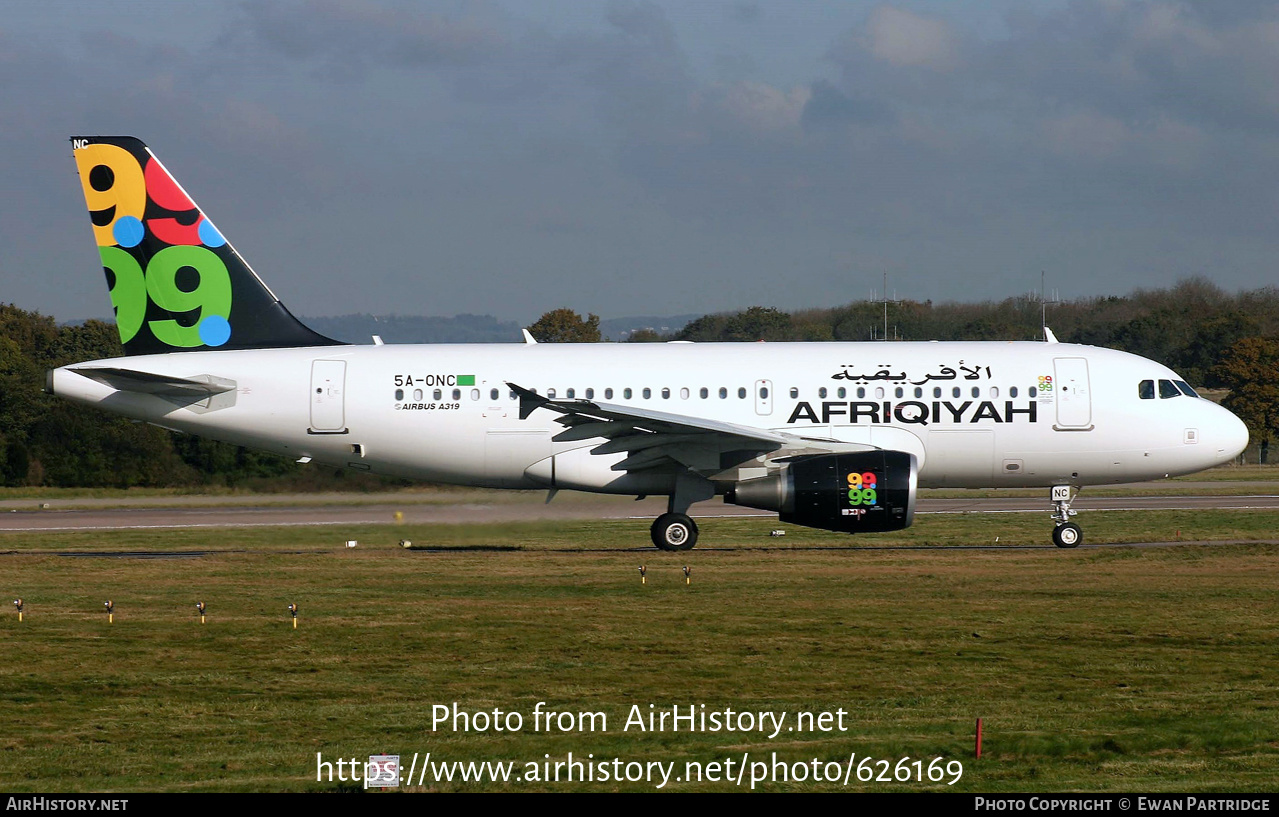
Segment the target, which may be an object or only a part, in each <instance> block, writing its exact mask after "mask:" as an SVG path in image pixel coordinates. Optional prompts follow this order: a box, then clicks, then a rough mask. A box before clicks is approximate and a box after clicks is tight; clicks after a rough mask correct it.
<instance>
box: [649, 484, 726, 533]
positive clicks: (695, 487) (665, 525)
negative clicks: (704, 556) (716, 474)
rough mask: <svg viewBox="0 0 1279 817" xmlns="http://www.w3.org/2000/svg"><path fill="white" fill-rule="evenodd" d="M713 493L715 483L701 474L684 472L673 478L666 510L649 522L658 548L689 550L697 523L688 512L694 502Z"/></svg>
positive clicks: (711, 495)
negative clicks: (673, 486)
mask: <svg viewBox="0 0 1279 817" xmlns="http://www.w3.org/2000/svg"><path fill="white" fill-rule="evenodd" d="M713 496H715V486H714V485H712V484H711V482H710V480H708V479H706V478H705V477H702V476H698V475H697V474H694V473H692V472H685V473H682V474H680V475H679V476H678V477H676V478H675V490H674V491H673V492H672V493H671V497H670V500H669V501H668V502H667V503H666V513H664V514H662V515H661V516H659V517H657V520H656V521H655V522H653V528H652V530H651V531H650V533H651V534H652V536H653V544H655V545H657V549H658V550H692V549H693V545H695V544H697V523H696V522H694V521H693V520H692V519H691V518H690V517H689V515H688V509H689V507H690V506H691V505H692V504H693V503H694V502H701V501H702V500H704V499H710V498H711V497H713Z"/></svg>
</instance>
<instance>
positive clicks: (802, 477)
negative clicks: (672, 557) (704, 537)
mask: <svg viewBox="0 0 1279 817" xmlns="http://www.w3.org/2000/svg"><path fill="white" fill-rule="evenodd" d="M918 473H919V467H918V465H917V462H916V460H915V455H914V454H909V453H907V452H905V451H883V450H879V451H855V452H850V453H845V454H818V455H815V456H803V457H796V458H794V459H792V460H790V461H788V462H785V463H784V464H783V465H782V468H781V470H780V471H778V472H777V473H775V474H770V475H769V476H766V477H758V478H756V479H747V480H742V481H740V482H737V483H735V484H734V485H733V487H732V488H730V489H729V490H728V492H727V493H726V494H725V495H724V501H725V502H727V503H730V504H733V505H744V506H746V507H748V508H759V509H761V510H765V511H776V512H777V514H778V517H779V518H780V519H781V521H783V522H791V523H794V524H796V525H804V526H806V527H810V528H822V529H823V530H834V531H842V532H844V533H879V532H883V531H890V530H900V529H902V528H905V527H909V526H910V523H911V522H912V521H914V516H915V485H916V482H917V477H918Z"/></svg>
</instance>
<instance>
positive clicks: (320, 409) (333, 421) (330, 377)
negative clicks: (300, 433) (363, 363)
mask: <svg viewBox="0 0 1279 817" xmlns="http://www.w3.org/2000/svg"><path fill="white" fill-rule="evenodd" d="M309 431H310V433H312V434H345V433H346V431H347V429H346V361H345V360H315V361H312V362H311V428H310V429H309Z"/></svg>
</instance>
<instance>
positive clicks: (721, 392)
mask: <svg viewBox="0 0 1279 817" xmlns="http://www.w3.org/2000/svg"><path fill="white" fill-rule="evenodd" d="M727 397H728V389H726V388H724V387H723V386H720V387H719V399H721V400H724V399H726V398H727Z"/></svg>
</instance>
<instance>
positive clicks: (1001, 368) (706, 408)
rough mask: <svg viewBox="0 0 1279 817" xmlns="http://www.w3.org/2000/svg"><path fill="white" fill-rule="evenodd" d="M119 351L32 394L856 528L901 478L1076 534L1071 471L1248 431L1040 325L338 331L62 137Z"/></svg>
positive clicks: (687, 539)
mask: <svg viewBox="0 0 1279 817" xmlns="http://www.w3.org/2000/svg"><path fill="white" fill-rule="evenodd" d="M71 142H72V153H73V156H74V158H75V162H76V166H77V169H78V172H79V177H80V181H81V186H82V187H83V190H84V196H85V200H86V204H87V205H88V209H89V212H90V216H91V220H92V223H93V234H94V237H95V239H96V241H97V245H98V252H99V255H100V256H101V259H102V266H103V269H104V271H105V273H106V277H107V284H108V287H109V290H110V295H111V303H112V305H113V308H114V312H115V320H116V325H117V327H118V328H119V331H120V340H121V342H122V343H123V346H124V352H125V357H124V358H114V359H106V360H94V361H87V362H84V363H77V364H73V365H69V366H63V367H61V368H58V369H54V370H51V371H50V372H49V373H48V376H47V383H46V391H48V392H50V393H51V394H54V395H57V396H59V397H62V398H65V399H68V400H71V401H74V402H77V403H83V404H86V405H90V406H96V407H98V408H101V409H105V410H107V411H111V412H115V413H117V414H122V415H124V416H127V417H131V418H134V419H137V420H142V421H145V422H148V423H153V424H155V425H158V426H161V427H163V428H166V429H170V430H173V431H179V432H186V433H191V434H199V435H203V436H206V437H210V438H213V439H217V440H223V441H225V442H228V443H233V444H236V445H242V446H247V447H251V448H257V449H262V450H265V451H272V452H276V453H278V454H282V455H285V456H288V457H292V458H294V459H295V460H296V461H298V462H302V463H308V462H310V463H319V464H325V465H331V466H338V467H344V468H350V469H354V470H357V471H365V472H370V473H376V474H385V475H389V476H394V477H406V478H412V479H419V480H427V481H432V482H440V483H454V484H460V485H471V486H482V487H489V488H511V489H525V490H528V489H542V490H548V491H549V493H548V501H549V498H550V497H551V496H554V494H555V492H557V491H559V490H575V491H591V492H598V493H606V494H624V495H633V496H637V497H644V496H647V495H655V496H666V497H668V501H667V510H666V513H664V514H662V515H660V516H659V517H657V519H656V520H655V521H654V522H653V525H652V529H651V535H652V540H653V543H654V545H656V546H657V547H658V548H660V549H662V550H668V551H680V550H688V549H690V548H692V547H693V546H694V544H695V543H696V542H697V539H698V527H697V524H696V523H695V522H694V521H693V519H692V518H691V517H690V516H689V509H690V508H691V506H692V505H693V504H694V503H697V502H702V501H705V500H710V499H713V498H715V497H717V496H718V497H722V498H723V501H724V502H726V503H732V504H736V505H740V506H744V507H749V508H755V509H761V510H766V511H771V512H775V513H777V514H778V518H779V519H780V520H781V521H782V522H786V523H793V524H796V525H802V526H808V527H813V528H821V529H825V530H832V531H841V532H845V533H874V532H883V531H892V530H898V529H901V528H905V527H907V526H909V525H910V524H911V522H912V521H913V518H914V511H915V504H916V496H917V491H918V489H920V488H1031V487H1038V488H1048V489H1050V491H1049V497H1048V499H1049V502H1050V503H1051V506H1052V513H1051V516H1052V519H1053V521H1054V526H1053V530H1052V541H1053V543H1054V544H1055V545H1057V546H1058V547H1063V548H1069V547H1076V546H1078V545H1079V544H1080V543H1081V541H1082V539H1083V535H1082V531H1081V529H1080V528H1079V526H1078V525H1077V524H1075V523H1074V522H1073V521H1071V519H1072V517H1073V516H1074V515H1075V511H1074V510H1072V509H1071V507H1070V505H1071V503H1072V501H1073V499H1074V497H1075V496H1076V495H1077V493H1078V490H1079V489H1080V488H1082V487H1084V486H1089V485H1105V484H1113V483H1125V482H1139V481H1145V480H1151V479H1158V478H1163V477H1169V476H1174V475H1179V474H1188V473H1193V472H1195V471H1199V470H1202V469H1205V468H1209V467H1212V466H1215V465H1220V464H1223V463H1227V462H1230V461H1231V460H1232V459H1233V458H1234V457H1235V456H1237V455H1238V454H1239V453H1240V452H1241V451H1242V450H1243V449H1244V447H1245V446H1246V445H1247V442H1248V431H1247V429H1246V427H1245V426H1244V424H1243V423H1242V422H1241V421H1240V420H1239V419H1238V418H1237V417H1235V416H1234V415H1233V414H1231V413H1230V412H1229V411H1227V410H1226V409H1224V408H1221V407H1220V406H1218V405H1216V404H1214V403H1213V402H1211V401H1209V400H1207V399H1204V398H1202V397H1200V396H1199V395H1198V394H1196V393H1195V391H1194V390H1193V389H1192V388H1191V387H1190V386H1189V385H1187V384H1186V382H1185V381H1184V380H1183V379H1182V378H1181V377H1179V376H1178V375H1177V374H1176V373H1175V372H1173V371H1172V370H1171V369H1169V368H1167V367H1166V366H1163V365H1161V364H1159V363H1156V362H1154V361H1151V360H1147V359H1144V358H1141V357H1138V356H1136V355H1132V354H1128V353H1125V352H1120V351H1115V350H1111V349H1104V348H1098V347H1093V346H1082V345H1075V344H1068V343H1058V342H1056V339H1055V338H1054V337H1053V336H1052V333H1051V331H1049V330H1047V329H1046V328H1045V342H1037V341H1036V342H1029V341H1021V342H990V341H983V342H938V341H927V342H896V343H883V342H871V343H835V342H829V343H751V344H744V343H696V344H694V343H684V342H671V343H664V344H547V343H536V342H535V341H534V339H533V338H532V336H530V335H529V334H528V332H527V330H525V333H524V334H525V338H524V342H523V343H512V344H465V345H451V344H430V345H412V344H404V345H400V344H383V343H381V340H380V339H379V338H376V337H375V338H374V343H373V344H371V345H350V344H345V343H340V342H338V341H335V340H332V339H330V338H327V337H324V336H323V335H320V334H318V333H316V332H314V331H312V330H311V329H309V328H308V327H306V326H305V325H304V324H303V323H302V322H301V321H299V320H298V319H297V318H295V317H294V316H293V315H292V314H291V313H290V312H289V310H288V309H286V308H285V306H284V304H283V303H282V302H281V301H280V299H279V298H278V297H276V295H275V294H274V293H273V292H272V291H271V289H270V288H269V287H267V285H266V284H265V283H263V281H262V279H261V278H259V277H258V275H257V274H256V273H255V272H254V271H253V270H252V268H250V267H249V265H248V264H247V263H246V262H245V261H244V259H243V258H241V257H240V254H239V253H237V252H236V251H235V249H234V248H233V247H232V246H231V244H230V243H228V242H227V240H226V239H225V237H224V236H223V233H222V232H221V231H220V230H219V229H218V228H217V227H215V226H214V224H213V222H212V221H210V220H209V218H208V217H207V216H206V215H205V213H204V211H203V210H201V209H200V208H199V207H198V206H197V205H196V204H195V202H194V200H193V199H192V198H191V197H190V196H189V195H188V194H187V192H186V191H185V190H184V189H183V188H182V186H181V185H180V184H178V183H177V181H175V179H174V177H173V176H172V175H171V174H170V173H169V171H168V170H166V169H165V167H164V165H162V164H161V163H160V161H159V159H157V158H156V157H155V155H154V154H153V153H152V152H151V150H150V149H149V148H148V147H147V146H146V145H145V144H143V143H142V142H141V141H139V140H138V139H136V138H133V137H74V138H72V140H71Z"/></svg>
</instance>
